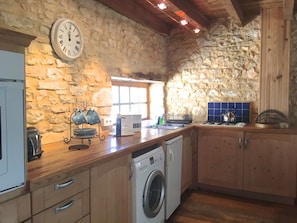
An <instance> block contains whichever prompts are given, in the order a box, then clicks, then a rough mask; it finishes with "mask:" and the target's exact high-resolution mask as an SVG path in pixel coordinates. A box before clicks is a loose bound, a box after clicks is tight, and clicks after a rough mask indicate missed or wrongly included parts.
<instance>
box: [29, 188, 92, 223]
mask: <svg viewBox="0 0 297 223" xmlns="http://www.w3.org/2000/svg"><path fill="white" fill-rule="evenodd" d="M89 209H90V208H89V190H88V189H87V190H85V191H83V192H81V193H79V194H77V195H75V196H73V197H71V198H69V199H66V200H64V201H63V202H60V203H58V204H57V205H55V206H53V207H50V208H49V209H46V210H45V211H43V212H41V213H39V214H37V215H34V216H33V223H53V222H59V223H73V222H80V221H81V220H82V219H84V218H83V217H84V216H86V215H88V213H89ZM82 222H85V221H82Z"/></svg>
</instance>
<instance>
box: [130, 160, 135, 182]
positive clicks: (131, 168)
mask: <svg viewBox="0 0 297 223" xmlns="http://www.w3.org/2000/svg"><path fill="white" fill-rule="evenodd" d="M129 169H130V173H129V180H131V179H132V177H133V174H134V171H133V170H134V169H133V166H132V163H131V162H130V163H129Z"/></svg>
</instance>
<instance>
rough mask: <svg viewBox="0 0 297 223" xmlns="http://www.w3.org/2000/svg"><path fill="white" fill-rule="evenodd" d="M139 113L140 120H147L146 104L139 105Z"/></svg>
mask: <svg viewBox="0 0 297 223" xmlns="http://www.w3.org/2000/svg"><path fill="white" fill-rule="evenodd" d="M139 113H140V114H141V118H142V119H144V118H147V117H148V114H147V104H140V105H139Z"/></svg>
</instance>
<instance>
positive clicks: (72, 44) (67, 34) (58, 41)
mask: <svg viewBox="0 0 297 223" xmlns="http://www.w3.org/2000/svg"><path fill="white" fill-rule="evenodd" d="M51 42H52V46H53V48H54V50H55V52H56V53H57V55H58V56H59V57H60V58H62V59H64V60H68V61H69V60H73V59H76V58H78V57H79V56H80V55H81V53H82V50H83V36H82V33H81V31H80V29H79V27H78V26H77V25H76V24H75V23H74V22H73V21H71V20H69V19H59V20H57V21H56V22H55V23H54V25H53V27H52V30H51Z"/></svg>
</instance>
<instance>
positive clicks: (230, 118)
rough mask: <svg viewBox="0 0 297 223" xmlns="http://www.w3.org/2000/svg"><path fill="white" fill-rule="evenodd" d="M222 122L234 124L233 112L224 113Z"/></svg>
mask: <svg viewBox="0 0 297 223" xmlns="http://www.w3.org/2000/svg"><path fill="white" fill-rule="evenodd" d="M223 120H224V122H235V121H236V116H235V114H234V113H233V112H230V111H228V112H226V113H225V114H223Z"/></svg>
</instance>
